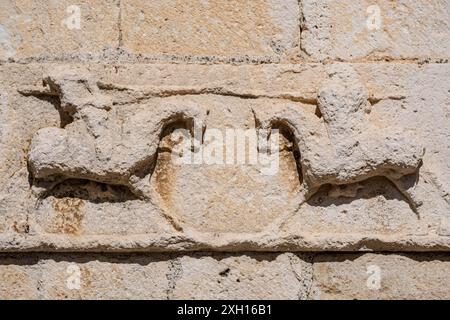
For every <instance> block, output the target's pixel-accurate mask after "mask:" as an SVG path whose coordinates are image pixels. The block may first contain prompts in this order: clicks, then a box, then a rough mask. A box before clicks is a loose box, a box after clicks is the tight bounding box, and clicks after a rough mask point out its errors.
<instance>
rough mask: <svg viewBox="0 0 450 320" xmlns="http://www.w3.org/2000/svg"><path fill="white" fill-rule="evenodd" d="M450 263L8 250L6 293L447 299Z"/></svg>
mask: <svg viewBox="0 0 450 320" xmlns="http://www.w3.org/2000/svg"><path fill="white" fill-rule="evenodd" d="M449 261H450V258H449V255H448V254H430V253H418V254H374V253H366V254H336V253H334V254H333V253H329V254H315V255H303V254H294V253H244V254H227V253H220V254H219V253H218V254H209V253H197V254H186V255H159V254H156V255H155V254H145V255H144V254H108V255H105V254H85V253H84V254H70V253H66V254H43V253H31V254H27V255H26V256H25V255H24V254H8V255H2V256H1V257H0V279H1V282H0V297H1V298H2V299H292V300H297V299H302V300H303V299H448V298H449V294H450V292H449V290H448V287H449V285H450V279H449V275H450V270H449V268H450V262H449ZM78 272H79V273H78ZM376 272H379V276H380V277H379V278H376V277H377V276H378V274H376ZM78 274H79V276H80V277H79V282H78V281H77V280H75V278H74V276H75V277H76V276H77V275H78ZM378 279H379V281H378Z"/></svg>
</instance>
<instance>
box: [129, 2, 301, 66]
mask: <svg viewBox="0 0 450 320" xmlns="http://www.w3.org/2000/svg"><path fill="white" fill-rule="evenodd" d="M121 16H122V27H121V29H122V43H123V48H124V50H125V51H127V52H129V53H134V54H142V55H147V56H169V57H170V56H175V57H177V56H178V57H185V58H186V59H189V58H192V57H194V59H195V57H197V59H201V57H205V56H208V59H207V60H217V59H219V60H220V59H223V60H232V61H246V60H249V61H277V60H279V59H280V58H282V57H286V56H289V55H293V54H295V53H296V52H295V51H296V50H298V49H299V37H300V28H299V25H298V20H299V5H298V1H296V0H283V1H280V0H263V1H247V0H246V1H238V0H233V1H224V0H195V1H189V2H185V1H178V0H170V1H167V0H157V1H131V0H130V1H129V0H125V1H122V15H121ZM297 53H298V52H297ZM207 60H205V61H207Z"/></svg>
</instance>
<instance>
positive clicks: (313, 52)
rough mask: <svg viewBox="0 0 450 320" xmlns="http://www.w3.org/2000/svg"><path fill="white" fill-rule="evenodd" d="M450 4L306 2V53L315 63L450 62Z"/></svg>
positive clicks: (442, 0) (347, 0)
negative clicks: (337, 61) (449, 39)
mask: <svg viewBox="0 0 450 320" xmlns="http://www.w3.org/2000/svg"><path fill="white" fill-rule="evenodd" d="M449 6H450V4H449V2H448V1H446V0H435V1H414V0H404V1H389V0H376V1H372V0H371V1H369V0H364V1H351V0H344V1H341V0H319V1H317V0H303V1H302V14H303V19H304V21H303V26H302V30H303V31H302V39H301V43H302V49H303V50H304V51H305V52H306V54H307V55H308V56H309V57H310V58H311V59H313V60H325V59H332V60H336V59H338V60H384V59H386V60H389V59H411V60H414V59H421V60H426V59H432V60H448V58H449V52H450V42H449V41H448V30H449V28H450V26H449V21H450V19H449V18H450V16H449V12H450V10H449V9H450V7H449Z"/></svg>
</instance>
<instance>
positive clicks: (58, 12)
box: [0, 0, 119, 61]
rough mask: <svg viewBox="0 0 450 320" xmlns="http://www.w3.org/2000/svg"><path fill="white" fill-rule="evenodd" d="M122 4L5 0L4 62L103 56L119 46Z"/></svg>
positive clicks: (0, 41)
mask: <svg viewBox="0 0 450 320" xmlns="http://www.w3.org/2000/svg"><path fill="white" fill-rule="evenodd" d="M118 4H119V2H118V1H116V0H107V1H87V0H81V1H75V2H74V1H70V0H63V1H47V0H39V1H28V0H4V1H2V2H1V3H0V61H2V60H8V59H10V60H14V61H23V60H27V59H30V58H33V59H40V60H51V59H55V58H56V59H66V58H70V57H71V56H77V57H84V59H89V58H91V57H99V56H102V55H103V53H104V51H111V50H112V49H115V48H117V46H118V45H119V27H118V19H119V5H118ZM78 18H79V19H78Z"/></svg>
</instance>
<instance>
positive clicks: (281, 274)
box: [169, 253, 312, 300]
mask: <svg viewBox="0 0 450 320" xmlns="http://www.w3.org/2000/svg"><path fill="white" fill-rule="evenodd" d="M175 263H176V264H175ZM174 265H177V266H178V269H176V270H178V272H174V273H172V277H171V279H173V280H172V281H173V288H172V289H171V290H170V294H169V298H171V299H236V298H239V299H303V300H304V299H306V298H307V295H308V293H309V288H310V286H311V282H312V278H311V276H312V272H311V271H312V267H311V265H310V263H309V258H308V257H306V256H302V255H295V254H292V253H282V254H277V253H274V254H248V255H246V254H244V255H234V254H220V255H219V254H218V255H213V256H204V257H201V256H198V255H197V256H183V257H181V258H179V259H178V260H175V261H174ZM224 288H226V289H225V290H224Z"/></svg>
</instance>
